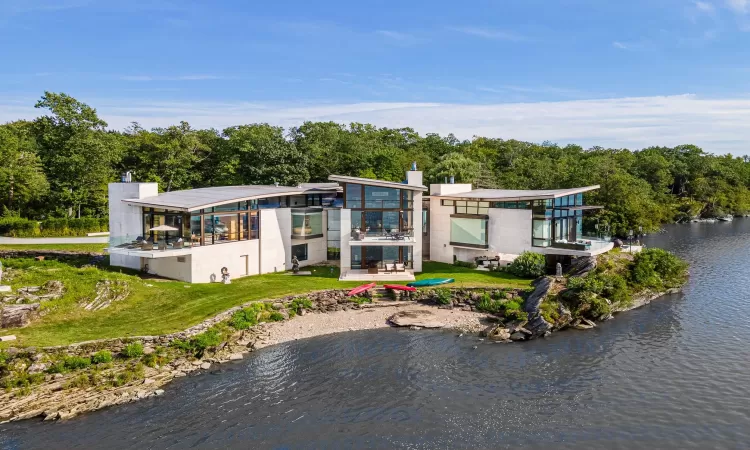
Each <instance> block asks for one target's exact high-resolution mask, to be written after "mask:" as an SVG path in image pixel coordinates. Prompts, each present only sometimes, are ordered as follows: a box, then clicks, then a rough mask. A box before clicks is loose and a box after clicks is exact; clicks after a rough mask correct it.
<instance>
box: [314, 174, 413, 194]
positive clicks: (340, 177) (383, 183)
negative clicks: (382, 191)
mask: <svg viewBox="0 0 750 450" xmlns="http://www.w3.org/2000/svg"><path fill="white" fill-rule="evenodd" d="M328 179H329V180H331V181H338V182H339V183H351V184H363V185H365V186H378V187H387V188H393V189H406V190H409V191H422V192H426V191H427V186H422V185H414V184H406V183H398V182H395V181H382V180H373V179H370V178H359V177H347V176H344V175H329V176H328Z"/></svg>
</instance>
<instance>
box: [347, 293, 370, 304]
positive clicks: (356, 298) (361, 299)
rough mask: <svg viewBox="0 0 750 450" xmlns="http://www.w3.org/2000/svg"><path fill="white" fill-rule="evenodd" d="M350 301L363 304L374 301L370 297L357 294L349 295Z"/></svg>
mask: <svg viewBox="0 0 750 450" xmlns="http://www.w3.org/2000/svg"><path fill="white" fill-rule="evenodd" d="M349 301H350V302H352V303H356V304H358V305H361V304H363V303H372V299H371V298H370V297H360V296H357V295H355V296H354V297H349Z"/></svg>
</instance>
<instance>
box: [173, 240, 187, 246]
mask: <svg viewBox="0 0 750 450" xmlns="http://www.w3.org/2000/svg"><path fill="white" fill-rule="evenodd" d="M172 248H185V243H184V242H183V241H182V240H179V241H177V242H175V243H174V244H172Z"/></svg>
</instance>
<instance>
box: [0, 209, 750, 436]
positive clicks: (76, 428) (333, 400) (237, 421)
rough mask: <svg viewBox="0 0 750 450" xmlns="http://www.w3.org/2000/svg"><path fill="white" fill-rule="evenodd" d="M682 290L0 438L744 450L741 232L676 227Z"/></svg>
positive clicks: (242, 379) (224, 385) (313, 359)
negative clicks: (633, 306)
mask: <svg viewBox="0 0 750 450" xmlns="http://www.w3.org/2000/svg"><path fill="white" fill-rule="evenodd" d="M667 231H668V232H667V233H663V234H658V235H654V236H651V237H649V238H648V239H647V240H646V241H647V244H648V245H651V246H660V247H663V248H667V249H670V250H673V251H674V252H676V253H677V254H679V255H680V256H682V257H684V258H686V259H687V260H688V261H690V263H691V274H692V275H691V280H690V283H689V284H688V285H687V286H686V288H685V290H684V292H683V293H682V294H680V295H672V296H668V297H665V298H662V299H660V300H658V301H656V302H653V303H652V304H651V305H648V306H646V307H644V308H641V309H638V310H635V311H631V312H627V313H622V314H620V315H618V316H617V317H616V319H615V320H612V321H609V322H606V323H603V324H601V325H600V326H599V327H598V328H596V329H594V330H589V331H564V332H560V333H557V334H555V335H553V336H552V337H551V338H548V339H540V340H537V341H532V342H528V343H523V344H493V343H489V342H486V341H479V339H478V338H477V337H475V336H462V337H459V336H457V335H456V334H455V333H451V332H445V331H410V330H397V329H382V330H374V331H364V332H352V333H345V334H339V335H333V336H324V337H318V338H313V339H308V340H303V341H297V342H293V343H288V344H282V345H278V346H275V347H271V348H266V349H263V350H260V351H258V352H256V353H254V354H251V355H250V356H249V357H248V358H246V359H245V360H244V361H241V362H238V363H236V364H230V365H223V366H221V368H220V369H217V370H212V371H210V372H209V373H204V374H200V375H195V376H190V377H186V378H183V379H180V380H178V381H176V382H174V383H172V384H171V385H169V386H168V388H167V392H166V393H165V394H164V395H163V396H162V397H158V398H150V399H147V400H144V401H141V402H138V403H133V404H129V405H124V406H117V407H113V408H109V409H105V410H102V411H97V412H93V413H90V414H86V415H84V416H82V417H78V418H75V419H72V420H70V421H67V422H61V423H41V422H38V421H27V422H22V423H18V424H9V425H4V426H0V447H2V448H9V449H26V448H44V449H52V448H66V449H70V448H85V449H94V448H103V449H119V448H131V449H145V448H158V449H162V448H321V447H323V448H352V447H357V448H361V447H378V448H384V447H385V448H412V449H433V448H513V449H525V448H555V449H560V448H562V449H566V448H576V449H580V448H607V449H617V448H622V449H651V448H663V449H689V448H702V449H705V448H711V449H718V448H748V447H750V346H749V345H748V342H750V219H744V220H736V221H734V222H733V223H717V224H691V225H674V226H669V227H668V228H667Z"/></svg>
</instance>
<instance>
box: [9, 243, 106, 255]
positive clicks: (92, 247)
mask: <svg viewBox="0 0 750 450" xmlns="http://www.w3.org/2000/svg"><path fill="white" fill-rule="evenodd" d="M105 248H107V244H0V250H63V251H67V252H85V253H102V254H103V253H104V249H105Z"/></svg>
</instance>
